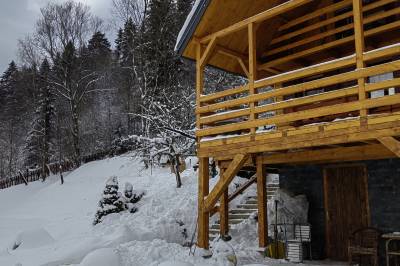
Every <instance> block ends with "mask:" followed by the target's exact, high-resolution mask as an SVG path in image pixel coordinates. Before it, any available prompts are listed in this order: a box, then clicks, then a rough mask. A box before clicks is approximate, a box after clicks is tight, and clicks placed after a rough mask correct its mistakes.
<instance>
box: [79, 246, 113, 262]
mask: <svg viewBox="0 0 400 266" xmlns="http://www.w3.org/2000/svg"><path fill="white" fill-rule="evenodd" d="M79 265H80V266H111V265H112V266H119V265H120V258H119V255H118V254H117V253H116V252H115V251H114V250H113V249H111V248H101V249H96V250H95V251H92V252H90V253H89V254H88V255H86V257H85V258H84V259H83V260H82V262H81V263H80V264H79Z"/></svg>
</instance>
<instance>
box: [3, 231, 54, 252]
mask: <svg viewBox="0 0 400 266" xmlns="http://www.w3.org/2000/svg"><path fill="white" fill-rule="evenodd" d="M53 242H54V238H53V237H52V236H51V235H50V234H49V232H47V231H46V230H45V229H43V228H37V229H32V230H26V231H23V232H21V233H19V234H18V236H17V237H16V239H15V241H14V242H13V244H12V245H11V249H12V250H15V249H17V248H18V249H21V248H37V247H41V246H45V245H49V244H52V243H53Z"/></svg>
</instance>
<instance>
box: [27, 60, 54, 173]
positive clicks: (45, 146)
mask: <svg viewBox="0 0 400 266" xmlns="http://www.w3.org/2000/svg"><path fill="white" fill-rule="evenodd" d="M49 75H50V65H49V63H48V61H47V59H44V60H43V62H42V64H41V66H40V70H39V80H38V86H39V97H38V103H37V108H36V112H35V115H34V118H33V121H32V126H31V131H30V132H29V133H28V138H27V141H26V148H25V150H26V152H27V158H26V162H25V164H26V165H27V166H32V165H35V164H37V165H40V166H41V167H42V169H43V177H45V176H46V175H45V172H46V164H48V163H49V160H50V156H51V154H53V144H54V136H55V126H54V125H55V123H54V119H55V107H54V102H55V99H54V95H53V93H52V91H51V86H50V81H49Z"/></svg>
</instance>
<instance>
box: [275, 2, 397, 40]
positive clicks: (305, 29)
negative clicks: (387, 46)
mask: <svg viewBox="0 0 400 266" xmlns="http://www.w3.org/2000/svg"><path fill="white" fill-rule="evenodd" d="M346 2H347V3H346V4H345V5H344V6H348V5H349V4H351V1H346ZM390 2H393V0H390V1H377V2H376V3H372V4H370V5H367V6H365V7H363V8H362V10H363V11H362V12H367V11H370V10H372V9H374V8H377V7H380V6H384V5H386V4H388V3H390ZM338 4H341V3H338ZM321 10H322V9H321ZM319 11H320V10H318V11H316V13H319ZM360 11H361V10H360ZM352 14H353V12H352V11H349V12H346V13H344V14H341V15H339V16H336V17H332V18H330V19H327V20H325V21H322V22H320V23H317V24H311V25H310V26H307V27H303V28H301V29H300V30H297V31H294V32H290V33H288V34H285V35H282V36H279V37H277V38H276V39H274V40H273V41H272V42H271V44H276V43H279V42H281V41H284V40H288V39H290V38H293V37H295V36H297V35H300V34H303V33H306V32H309V31H312V30H315V29H318V28H321V27H325V26H327V25H329V24H332V23H335V22H337V21H340V20H343V19H345V18H349V17H351V16H352ZM361 14H362V13H361ZM378 16H380V17H381V18H382V17H385V16H387V15H386V14H385V13H382V14H378ZM301 18H303V17H301ZM377 19H379V17H375V16H371V17H369V18H368V20H367V21H366V22H365V23H370V22H372V21H375V20H377Z"/></svg>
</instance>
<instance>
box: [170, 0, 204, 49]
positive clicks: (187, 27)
mask: <svg viewBox="0 0 400 266" xmlns="http://www.w3.org/2000/svg"><path fill="white" fill-rule="evenodd" d="M209 3H210V0H196V2H195V3H194V4H193V7H192V10H191V11H190V13H189V15H188V16H187V18H186V21H185V23H184V24H183V26H182V28H181V30H180V32H179V34H178V38H177V39H176V45H175V51H176V52H178V53H179V54H180V55H182V53H183V51H184V50H185V48H186V46H187V44H188V42H189V40H190V38H191V37H192V35H193V33H194V31H195V30H196V27H197V25H198V24H199V22H200V19H201V18H202V16H203V15H204V12H205V11H206V9H207V7H208V5H209Z"/></svg>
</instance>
